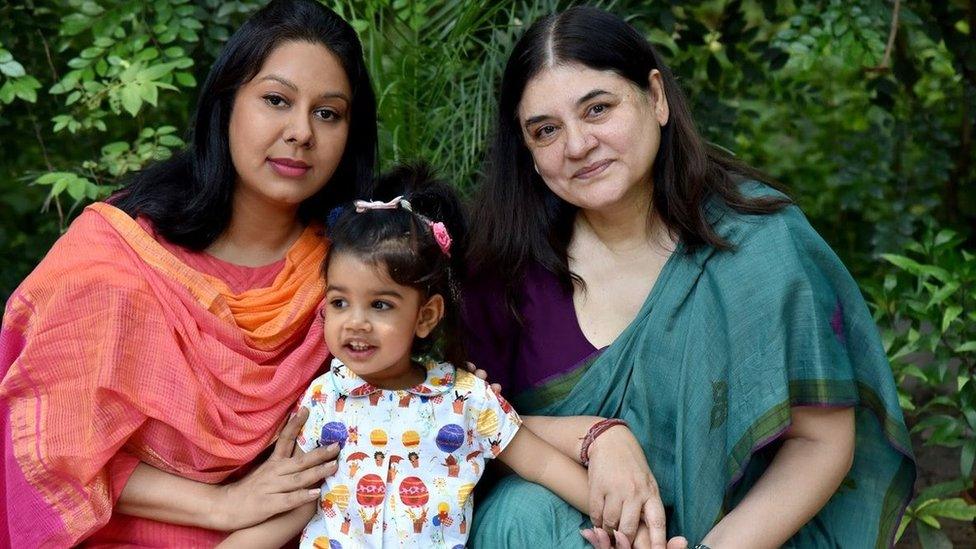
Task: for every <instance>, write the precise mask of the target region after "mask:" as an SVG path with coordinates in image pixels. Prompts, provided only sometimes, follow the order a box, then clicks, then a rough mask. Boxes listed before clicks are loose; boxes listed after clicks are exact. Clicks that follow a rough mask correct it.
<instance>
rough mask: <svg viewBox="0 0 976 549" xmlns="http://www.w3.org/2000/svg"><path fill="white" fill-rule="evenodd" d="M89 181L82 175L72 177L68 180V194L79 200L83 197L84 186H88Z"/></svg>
mask: <svg viewBox="0 0 976 549" xmlns="http://www.w3.org/2000/svg"><path fill="white" fill-rule="evenodd" d="M88 184H89V182H88V180H87V179H85V178H82V177H77V176H75V177H72V178H71V179H70V180H68V196H70V197H71V198H74V199H75V200H81V199H82V198H84V197H85V188H86V187H87V186H88Z"/></svg>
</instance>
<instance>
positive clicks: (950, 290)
mask: <svg viewBox="0 0 976 549" xmlns="http://www.w3.org/2000/svg"><path fill="white" fill-rule="evenodd" d="M958 289H959V283H958V282H955V281H953V282H947V283H946V284H945V285H944V286H942V287H941V288H939V289H938V290H937V291H936V292H935V293H933V294H932V298H931V299H929V307H933V306H935V305H940V304H941V303H942V302H943V301H945V300H946V298H948V297H949V296H951V295H952V294H954V293H955V292H956V290H958ZM943 331H945V330H943Z"/></svg>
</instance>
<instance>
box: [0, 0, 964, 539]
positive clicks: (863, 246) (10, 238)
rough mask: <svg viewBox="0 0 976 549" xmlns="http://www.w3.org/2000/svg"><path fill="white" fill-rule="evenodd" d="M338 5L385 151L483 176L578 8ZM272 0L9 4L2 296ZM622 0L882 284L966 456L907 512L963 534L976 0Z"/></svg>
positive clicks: (895, 359)
mask: <svg viewBox="0 0 976 549" xmlns="http://www.w3.org/2000/svg"><path fill="white" fill-rule="evenodd" d="M323 2H324V3H325V4H327V5H329V6H331V7H333V8H334V9H336V10H337V11H338V12H339V13H341V14H342V15H343V16H344V17H346V18H347V19H348V20H349V21H350V22H351V23H352V25H353V26H354V27H355V28H356V30H357V31H358V32H359V34H360V37H361V38H362V40H363V44H364V47H365V51H366V55H367V62H368V66H369V70H370V73H371V75H372V77H373V80H374V86H375V89H376V93H377V97H378V100H379V117H380V160H381V164H382V165H383V166H384V167H388V166H389V165H391V164H392V163H393V162H396V161H400V160H412V159H424V160H428V161H431V162H433V163H434V165H436V166H437V167H439V168H440V169H441V171H442V173H443V174H444V175H445V176H446V177H447V178H449V179H450V180H452V181H454V182H456V183H457V184H458V185H459V186H460V187H462V188H467V187H468V186H469V185H470V184H471V183H472V182H473V181H474V180H476V178H477V177H478V172H479V168H480V162H481V160H482V158H483V155H484V147H485V143H486V142H487V140H488V137H489V135H488V133H489V132H490V130H491V126H492V117H493V116H494V102H495V95H496V93H497V88H498V83H499V77H500V74H501V70H502V67H503V64H504V62H505V59H506V56H507V55H508V52H509V51H510V50H511V48H512V46H513V44H514V42H515V40H517V38H518V36H520V35H521V33H522V32H523V31H524V29H525V28H526V25H527V24H528V23H530V22H531V21H533V20H535V19H536V18H538V17H539V16H541V15H543V14H546V13H551V12H552V11H554V10H557V9H562V8H564V7H566V6H567V5H568V4H569V3H571V2H570V1H569V0H517V1H508V2H499V1H493V2H475V1H473V0H442V1H435V0H410V1H407V0H361V1H359V0H357V1H353V0H323ZM263 4H264V1H263V0H239V1H222V0H157V1H153V2H141V1H137V0H28V1H27V2H16V3H15V2H8V3H3V4H0V149H2V150H3V155H2V156H0V207H2V208H3V211H4V215H3V216H0V264H2V265H4V268H3V269H2V270H0V298H2V299H3V300H5V299H6V296H7V295H9V293H10V292H11V291H12V290H13V288H14V287H15V286H16V284H17V283H18V282H19V281H20V280H21V279H22V278H23V277H24V276H25V275H26V274H27V272H28V271H29V270H30V269H31V268H32V267H33V266H34V265H35V264H36V263H37V261H38V260H39V259H40V258H41V257H42V255H43V254H44V253H45V252H46V251H47V249H48V248H49V247H50V245H51V243H52V242H53V241H54V239H55V238H56V237H57V235H58V234H59V232H60V231H61V230H63V229H64V228H65V226H66V224H67V223H68V222H69V221H70V219H71V218H72V217H73V216H74V215H76V214H77V213H78V212H79V211H80V208H81V207H83V206H84V205H85V204H88V203H89V202H91V201H92V200H97V199H101V198H104V197H105V196H107V195H108V194H110V193H111V192H113V191H115V190H116V189H118V188H119V185H120V184H122V183H123V181H124V178H125V177H126V175H127V174H130V173H131V172H133V171H135V170H139V169H141V168H143V167H145V166H146V165H147V164H148V163H149V162H152V161H153V160H157V159H161V158H166V157H167V156H169V155H171V154H172V153H173V152H174V151H175V150H177V149H179V148H180V147H182V146H183V141H182V140H181V137H180V136H181V135H183V132H184V131H185V129H186V128H187V120H188V117H189V114H190V112H191V110H192V108H193V104H194V100H195V94H196V92H197V86H198V83H199V82H201V81H202V79H203V78H205V77H206V71H207V70H208V69H209V66H210V64H211V63H212V61H213V59H214V57H215V56H216V54H217V52H218V50H219V49H220V47H221V45H222V44H223V43H224V41H226V39H227V38H228V37H229V36H230V34H231V33H232V32H233V31H234V29H236V28H237V27H238V26H239V25H240V23H241V22H242V21H243V20H244V18H245V17H247V16H248V15H250V14H251V13H253V12H254V11H255V10H256V9H257V8H258V7H259V6H260V5H263ZM600 4H602V5H605V6H609V7H610V8H611V9H612V10H613V11H615V12H616V13H618V14H621V15H622V16H624V17H626V18H627V19H628V20H630V21H631V22H632V23H633V24H634V25H635V26H636V27H637V28H638V29H639V30H641V31H642V32H644V33H645V35H646V36H648V38H649V39H650V40H651V41H652V42H653V43H654V44H655V45H656V46H657V47H658V48H659V51H660V52H661V54H662V55H663V57H664V59H665V61H666V62H667V63H668V64H669V66H670V67H671V69H672V70H673V72H674V73H675V74H676V75H677V76H678V78H679V81H680V83H681V85H682V88H683V89H684V90H685V92H686V94H687V96H688V97H689V99H690V101H691V103H692V110H693V112H694V113H695V118H696V120H697V121H698V123H699V125H700V128H701V130H702V132H703V134H704V135H705V136H706V138H707V139H708V140H709V141H711V142H712V143H715V144H716V145H718V146H720V147H723V148H725V149H728V150H730V151H732V152H734V153H735V154H736V155H738V156H739V157H740V158H741V159H743V160H744V161H746V162H748V163H750V164H752V165H754V166H757V167H759V168H761V169H763V170H765V171H767V172H768V173H770V174H771V175H772V176H773V177H775V178H776V179H778V180H780V181H783V182H784V183H786V184H787V185H788V187H789V188H790V190H791V192H792V194H793V195H794V196H795V197H796V199H797V202H798V203H799V204H800V206H801V207H802V208H803V209H804V211H805V212H806V213H807V214H808V216H809V217H810V218H811V221H812V222H813V223H814V224H815V225H816V227H817V228H818V230H819V231H820V232H821V234H822V235H823V236H824V237H825V238H826V240H827V241H828V242H830V243H831V245H832V246H833V247H834V248H835V249H836V250H837V251H838V253H839V254H840V255H841V257H842V258H843V259H844V261H845V263H846V264H847V265H848V267H849V268H850V269H851V270H852V271H853V272H854V273H855V275H856V276H857V277H858V279H859V280H860V281H861V282H862V284H863V286H864V288H865V290H866V291H867V292H868V295H869V296H870V299H871V301H872V305H873V307H874V310H875V313H876V318H877V320H878V322H879V325H880V326H881V328H882V330H883V333H884V342H885V345H886V348H887V350H888V352H889V356H890V357H891V359H892V367H893V369H894V372H895V376H896V378H897V380H898V382H899V386H900V387H901V401H902V405H903V406H904V408H905V410H906V415H907V417H908V419H909V421H910V424H911V425H912V427H913V429H914V431H915V434H916V437H921V439H923V440H924V441H925V442H926V444H930V445H941V446H946V447H949V448H952V449H953V451H958V455H959V467H958V469H959V470H958V471H957V473H958V475H956V476H955V477H954V478H956V480H953V481H951V482H948V483H943V484H939V485H936V486H933V487H929V488H926V489H925V490H923V491H922V492H921V493H920V494H919V496H918V497H917V498H916V499H915V500H914V501H913V502H912V505H911V506H910V508H909V510H908V513H907V514H906V521H905V522H904V523H903V525H904V526H905V527H906V528H908V530H906V531H907V532H909V533H910V534H911V533H914V534H915V535H917V536H918V538H919V539H920V540H921V542H923V543H924V544H926V546H931V547H935V546H939V545H940V544H943V545H944V539H943V538H944V537H945V536H944V533H943V530H942V528H941V527H942V526H944V525H945V521H946V520H950V521H953V520H969V518H970V513H971V512H972V508H971V506H968V507H967V505H968V504H966V503H965V501H964V500H961V499H960V498H959V495H960V493H961V492H962V491H963V489H964V488H966V487H970V488H971V487H972V486H973V473H972V470H973V466H972V464H973V461H974V454H976V442H974V428H976V411H974V399H976V383H973V381H972V376H973V368H974V359H976V343H974V341H976V334H974V329H976V328H974V326H976V317H974V315H976V313H974V311H976V303H973V301H974V295H976V289H974V277H976V267H974V264H973V255H972V250H973V243H974V238H976V235H974V234H973V227H974V226H976V150H974V134H976V131H974V130H976V40H973V37H972V32H973V29H972V28H971V26H972V22H973V21H976V1H974V0H949V1H944V2H928V1H923V0H890V1H888V0H886V1H883V2H881V1H877V0H871V1H869V0H688V1H684V2H660V1H650V0H616V1H613V0H608V1H606V2H601V3H600ZM895 6H897V8H898V16H897V18H895V17H894V13H893V9H894V8H895ZM893 22H894V26H893ZM892 30H894V31H895V32H894V34H892ZM889 38H892V39H891V40H890V41H889ZM933 227H939V228H940V229H939V230H936V229H934V228H933ZM882 254H885V255H882ZM923 488H925V487H923Z"/></svg>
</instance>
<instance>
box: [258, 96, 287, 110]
mask: <svg viewBox="0 0 976 549" xmlns="http://www.w3.org/2000/svg"><path fill="white" fill-rule="evenodd" d="M261 98H262V99H264V102H265V103H267V104H268V105H270V106H272V107H280V106H282V105H287V104H288V101H285V98H284V97H282V96H280V95H278V94H274V93H269V94H267V95H264V96H262V97H261Z"/></svg>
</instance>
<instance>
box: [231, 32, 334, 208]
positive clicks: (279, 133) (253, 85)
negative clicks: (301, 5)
mask: <svg viewBox="0 0 976 549" xmlns="http://www.w3.org/2000/svg"><path fill="white" fill-rule="evenodd" d="M351 106H352V91H351V87H350V85H349V79H348V78H347V77H346V72H345V70H343V68H342V65H341V64H340V63H339V59H338V58H337V57H336V56H335V55H334V54H333V53H332V52H330V51H329V50H328V49H326V48H325V46H323V45H321V44H315V43H311V42H285V43H283V44H281V45H280V46H278V47H277V48H275V49H274V50H273V51H272V52H271V54H270V55H268V57H267V59H266V60H265V61H264V65H263V66H262V67H261V69H260V70H259V71H258V73H257V75H255V77H254V78H252V79H251V80H250V81H249V82H247V83H246V84H244V85H243V86H241V88H240V89H239V90H238V91H237V95H236V96H235V97H234V107H233V110H232V112H231V115H230V130H229V133H230V154H231V158H232V160H233V162H234V169H235V170H236V171H237V186H236V189H235V193H237V195H238V196H237V197H238V198H247V199H248V200H257V201H260V202H267V203H271V204H272V205H274V206H276V207H285V208H290V209H296V208H297V207H298V205H299V204H300V203H301V202H302V201H303V200H305V199H306V198H309V197H310V196H312V195H314V194H315V193H316V192H318V191H319V190H320V189H321V188H322V187H323V186H325V184H326V182H328V181H329V178H331V177H332V174H333V173H334V172H335V169H336V167H337V166H338V165H339V161H340V160H341V158H342V153H343V151H344V150H345V147H346V138H347V136H348V135H349V114H350V111H351Z"/></svg>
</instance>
